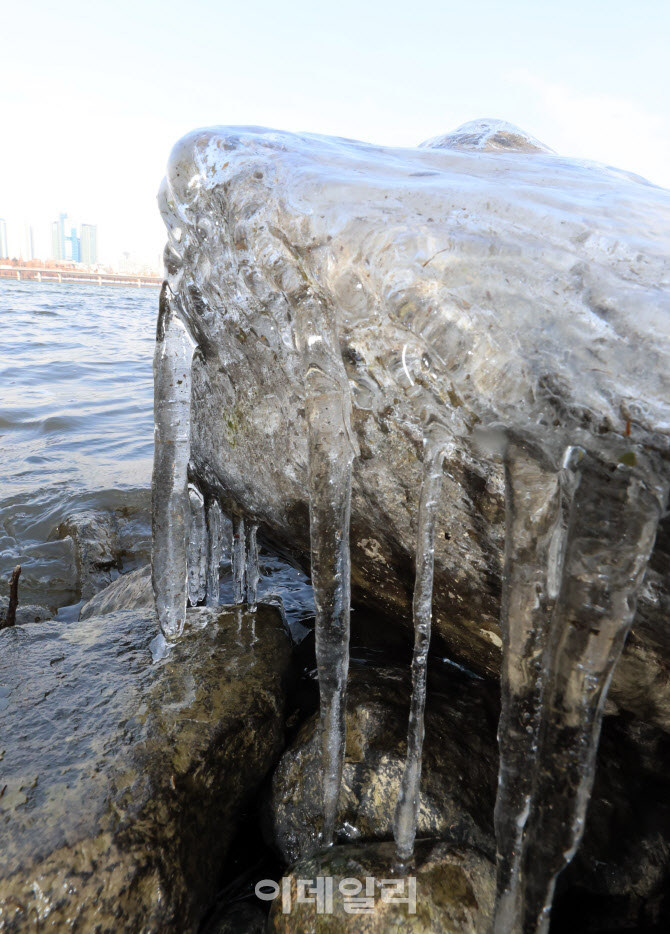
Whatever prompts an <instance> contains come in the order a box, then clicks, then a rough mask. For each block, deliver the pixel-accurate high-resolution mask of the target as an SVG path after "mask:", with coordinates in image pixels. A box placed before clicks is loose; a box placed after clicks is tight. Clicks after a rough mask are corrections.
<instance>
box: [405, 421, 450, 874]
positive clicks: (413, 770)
mask: <svg viewBox="0 0 670 934" xmlns="http://www.w3.org/2000/svg"><path fill="white" fill-rule="evenodd" d="M424 448H425V450H424V462H423V479H422V482H421V494H420V498H419V510H418V521H417V540H416V581H415V584H414V601H413V605H412V611H413V617H414V657H413V660H412V700H411V705H410V713H409V727H408V731H407V759H406V761H405V770H404V772H403V777H402V781H401V784H400V794H399V797H398V804H397V806H396V811H395V820H394V824H393V834H394V837H395V843H396V852H397V855H398V859H399V860H401V861H405V860H408V859H409V858H410V857H411V855H412V853H413V851H414V839H415V837H416V828H417V820H418V814H419V783H420V779H421V752H422V748H423V739H424V733H425V729H424V710H425V706H426V673H427V672H426V669H427V665H428V649H429V647H430V631H431V620H432V611H433V569H434V564H435V519H436V515H437V507H438V504H439V497H440V490H441V488H442V464H443V460H444V449H445V439H444V438H443V437H442V436H441V435H440V436H436V437H430V436H426V437H425V438H424Z"/></svg>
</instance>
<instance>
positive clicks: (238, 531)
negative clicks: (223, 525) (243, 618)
mask: <svg viewBox="0 0 670 934" xmlns="http://www.w3.org/2000/svg"><path fill="white" fill-rule="evenodd" d="M232 557H233V602H234V603H244V598H245V596H246V590H247V588H246V572H247V549H246V534H245V529H244V518H243V517H242V516H233V548H232Z"/></svg>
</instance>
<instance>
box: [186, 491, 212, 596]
mask: <svg viewBox="0 0 670 934" xmlns="http://www.w3.org/2000/svg"><path fill="white" fill-rule="evenodd" d="M188 498H189V503H190V506H191V523H190V526H189V536H188V547H187V550H186V562H187V565H188V602H189V604H190V605H191V606H199V605H200V604H201V603H202V602H203V601H204V599H205V597H206V595H207V549H208V541H207V523H206V519H205V499H204V497H203V495H202V493H201V492H200V490H199V489H198V488H197V487H195V486H193V484H189V488H188Z"/></svg>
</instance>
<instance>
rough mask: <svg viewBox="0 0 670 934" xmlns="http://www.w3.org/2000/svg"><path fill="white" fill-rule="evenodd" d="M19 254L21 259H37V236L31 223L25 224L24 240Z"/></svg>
mask: <svg viewBox="0 0 670 934" xmlns="http://www.w3.org/2000/svg"><path fill="white" fill-rule="evenodd" d="M19 255H20V257H21V259H26V260H27V259H35V237H34V235H33V228H32V225H31V224H24V225H23V242H22V244H21V250H20V252H19Z"/></svg>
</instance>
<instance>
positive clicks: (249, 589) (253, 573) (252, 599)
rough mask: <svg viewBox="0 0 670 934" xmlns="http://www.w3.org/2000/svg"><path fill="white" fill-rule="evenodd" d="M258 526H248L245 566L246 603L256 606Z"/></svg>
mask: <svg viewBox="0 0 670 934" xmlns="http://www.w3.org/2000/svg"><path fill="white" fill-rule="evenodd" d="M257 534H258V526H257V525H250V526H249V528H248V530H247V566H246V571H245V574H246V594H247V603H249V604H250V605H251V606H255V605H256V599H257V593H258V580H259V573H258V541H257V539H256V536H257Z"/></svg>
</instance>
